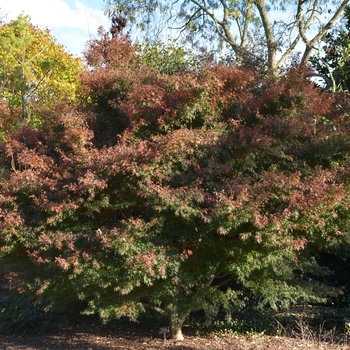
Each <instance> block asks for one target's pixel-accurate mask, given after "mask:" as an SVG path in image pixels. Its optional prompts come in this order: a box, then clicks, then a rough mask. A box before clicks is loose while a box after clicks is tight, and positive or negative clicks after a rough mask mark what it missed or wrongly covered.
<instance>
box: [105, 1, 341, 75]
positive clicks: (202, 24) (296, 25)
mask: <svg viewBox="0 0 350 350" xmlns="http://www.w3.org/2000/svg"><path fill="white" fill-rule="evenodd" d="M105 3H106V7H107V12H108V13H109V14H111V13H113V12H115V11H122V12H123V13H125V15H126V16H127V17H128V19H129V20H130V21H131V23H134V24H136V25H137V27H138V28H141V29H146V30H147V29H148V28H149V27H150V26H151V25H152V26H153V27H154V26H157V25H158V26H159V27H161V29H164V28H166V26H167V27H168V30H169V28H172V29H171V30H173V31H174V30H176V29H177V30H178V31H181V32H184V33H186V34H187V38H191V39H193V40H192V42H193V41H195V39H199V43H200V44H203V41H204V46H205V45H207V46H210V44H211V43H212V42H213V41H216V42H218V43H219V42H224V43H226V44H227V45H228V47H229V48H230V49H231V50H232V51H233V52H234V54H235V56H236V60H237V62H238V63H240V64H244V63H247V62H251V61H255V64H256V62H257V61H261V60H265V61H266V63H267V66H268V68H269V69H270V71H272V72H277V70H278V69H279V68H281V67H282V65H283V64H284V63H285V62H286V60H287V59H288V58H289V57H290V56H291V54H292V53H293V52H295V50H296V49H297V48H298V44H300V43H302V44H304V47H305V49H303V50H304V52H303V54H302V59H301V61H302V63H306V62H307V61H308V59H309V58H310V55H311V54H312V51H313V48H314V47H315V46H316V45H317V44H318V43H319V42H320V40H321V39H322V38H323V37H324V36H325V35H326V33H327V32H328V31H329V30H330V29H331V28H332V27H333V26H334V25H335V23H336V21H337V20H338V19H339V17H340V16H341V14H342V12H343V10H344V8H345V6H346V5H347V3H348V0H337V1H335V2H332V4H331V3H329V2H328V1H324V0H307V1H304V0H298V1H297V2H288V1H281V2H276V1H269V0H266V1H265V0H253V1H250V0H249V1H246V0H244V1H235V0H209V1H208V0H200V1H198V0H182V1H153V0H133V1H125V0H105ZM281 18H285V19H281ZM160 22H162V23H160ZM152 32H158V31H157V30H154V28H153V31H152V30H148V31H147V36H150V33H152Z"/></svg>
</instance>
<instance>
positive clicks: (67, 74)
mask: <svg viewBox="0 0 350 350" xmlns="http://www.w3.org/2000/svg"><path fill="white" fill-rule="evenodd" d="M0 37H1V39H0V79H1V81H0V94H1V97H2V98H3V99H4V100H6V101H7V102H8V104H9V107H10V108H11V109H13V108H15V107H20V108H21V116H22V119H24V120H26V121H30V119H31V118H32V116H33V114H35V110H36V108H38V106H39V105H40V108H42V107H44V106H45V107H50V106H52V105H53V104H54V103H55V102H56V101H58V100H62V99H67V100H68V101H75V100H76V98H77V94H78V90H79V80H78V73H79V72H81V70H82V68H83V65H82V61H81V60H80V59H78V58H74V57H73V56H72V55H70V54H69V53H68V52H65V51H64V49H63V47H62V46H61V45H58V44H57V43H56V42H55V39H54V38H53V37H52V36H51V34H50V32H49V31H48V30H42V29H40V28H38V27H35V26H34V25H32V24H31V23H30V20H29V17H28V16H25V15H20V16H19V17H18V18H17V19H16V20H14V21H11V22H10V23H7V24H5V23H3V24H2V25H1V27H0Z"/></svg>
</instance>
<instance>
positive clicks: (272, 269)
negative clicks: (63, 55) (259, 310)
mask: <svg viewBox="0 0 350 350" xmlns="http://www.w3.org/2000/svg"><path fill="white" fill-rule="evenodd" d="M85 56H86V61H87V64H88V66H89V69H87V71H86V72H85V74H84V75H83V77H82V85H83V92H84V94H85V95H84V105H82V106H80V107H77V108H76V109H72V108H71V107H69V106H68V107H67V106H64V105H60V106H57V107H56V108H55V109H54V110H52V111H51V113H49V112H47V113H46V115H45V118H43V123H42V125H41V127H40V128H36V129H34V128H32V127H30V126H23V127H19V128H17V129H16V130H12V131H9V132H8V134H7V135H6V138H5V141H3V143H2V144H1V152H2V153H1V165H2V167H3V171H2V175H1V176H2V177H1V182H0V229H1V236H0V257H1V258H2V261H3V262H4V264H3V266H4V267H3V269H4V271H3V272H4V276H5V280H6V281H7V285H8V286H9V287H10V288H12V289H15V290H17V291H18V292H19V293H28V295H29V296H31V297H32V298H33V303H35V304H36V305H40V304H45V307H46V308H50V307H51V308H55V307H56V308H61V309H65V308H67V307H68V305H69V303H70V302H74V301H76V300H78V299H79V300H82V301H83V302H84V303H85V306H86V308H85V313H87V314H90V313H97V314H99V315H100V316H101V317H102V318H103V319H104V320H106V321H108V320H110V319H113V318H120V317H123V316H127V317H129V318H131V319H133V320H135V319H137V317H138V315H139V314H140V313H142V312H145V311H147V310H148V309H153V310H156V311H158V312H160V313H161V314H163V315H164V316H166V317H167V318H168V320H169V325H170V328H171V333H172V336H173V337H176V338H177V339H181V338H182V331H181V327H182V325H183V322H184V321H185V319H186V318H187V316H188V315H189V313H190V312H191V311H193V310H199V309H204V310H205V311H206V312H207V314H208V316H210V315H213V314H215V312H217V311H218V309H219V307H222V308H223V309H224V310H226V312H228V313H229V312H230V310H231V309H232V308H233V307H242V306H243V305H244V298H243V296H244V295H242V293H243V291H244V290H248V291H250V293H252V294H254V295H256V296H258V297H259V299H260V300H261V305H262V306H263V305H269V306H270V307H273V308H278V307H281V306H285V305H288V303H290V302H301V301H310V300H311V301H318V302H321V301H325V300H326V297H327V296H329V295H332V294H334V293H336V292H337V291H336V290H334V289H333V288H330V287H329V286H326V285H324V284H321V283H320V282H318V280H319V276H322V275H324V274H325V273H327V271H325V270H324V269H323V268H321V267H320V266H319V265H318V263H317V256H318V255H319V254H320V253H321V252H323V251H330V250H332V251H337V250H338V249H341V247H343V246H345V245H347V244H348V243H349V227H348V216H349V209H350V201H349V196H348V194H347V193H348V190H349V188H348V187H349V175H348V174H349V165H350V164H349V151H350V142H349V141H350V139H349V135H348V128H349V122H350V120H349V115H348V113H347V111H348V110H349V99H348V96H347V95H342V94H337V95H328V94H325V93H322V92H320V91H319V90H318V89H316V88H314V86H313V84H312V83H311V82H309V81H308V80H307V79H306V78H305V76H307V75H308V74H309V72H308V71H307V70H306V69H304V68H302V67H297V66H295V67H293V66H292V67H291V68H289V69H288V70H286V71H285V72H284V73H283V74H282V75H281V77H280V78H278V79H277V78H275V77H270V76H266V75H262V74H259V72H258V71H251V70H245V69H242V68H237V67H229V66H220V65H209V66H200V65H198V66H196V67H194V68H193V69H191V68H189V69H186V70H183V69H181V70H179V71H177V70H176V71H173V72H172V73H173V74H167V72H164V70H163V67H161V66H160V67H158V66H154V65H149V64H145V61H144V59H143V58H142V57H140V55H139V54H138V51H137V48H135V47H133V46H132V45H131V43H130V40H129V39H128V37H125V36H123V35H122V34H121V33H120V32H114V33H113V35H109V34H108V33H105V32H103V31H102V30H101V31H100V37H99V39H96V40H92V41H90V42H89V46H88V48H87V51H86V54H85ZM146 63H147V62H146Z"/></svg>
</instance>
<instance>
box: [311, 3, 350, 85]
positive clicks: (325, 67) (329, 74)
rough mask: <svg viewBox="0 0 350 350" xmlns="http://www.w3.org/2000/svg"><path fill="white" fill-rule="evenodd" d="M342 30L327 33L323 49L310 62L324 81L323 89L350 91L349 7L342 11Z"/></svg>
mask: <svg viewBox="0 0 350 350" xmlns="http://www.w3.org/2000/svg"><path fill="white" fill-rule="evenodd" d="M344 20H345V24H344V28H342V29H341V30H340V31H339V32H338V33H336V32H332V31H330V32H328V33H327V35H326V36H325V38H324V44H325V45H324V47H323V48H322V50H321V52H319V53H318V55H314V56H312V57H311V58H310V61H311V63H312V65H313V67H314V68H315V69H316V71H317V72H318V73H319V74H320V77H321V78H323V79H324V81H325V87H324V88H325V89H326V90H328V89H332V90H333V91H345V90H348V91H349V89H350V64H349V60H350V34H349V30H350V7H349V6H347V7H346V8H345V11H344Z"/></svg>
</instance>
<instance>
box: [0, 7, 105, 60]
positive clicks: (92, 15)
mask: <svg viewBox="0 0 350 350" xmlns="http://www.w3.org/2000/svg"><path fill="white" fill-rule="evenodd" d="M103 8H104V3H103V0H0V17H1V18H2V19H4V20H5V21H10V20H12V19H15V18H16V17H17V16H18V15H19V14H20V13H21V12H24V13H25V14H27V15H29V16H30V17H31V22H32V23H33V24H35V25H38V26H39V27H42V28H49V29H50V30H51V32H52V34H53V36H54V37H55V38H56V39H57V41H58V43H60V44H62V45H63V46H65V47H66V49H67V50H68V51H70V52H71V53H72V54H73V55H76V56H78V55H81V52H82V51H83V49H84V46H85V43H86V41H87V40H89V39H90V38H94V37H96V33H97V28H98V27H99V26H101V25H102V26H103V27H104V28H106V29H108V28H109V20H108V18H107V17H106V16H105V15H104V14H103Z"/></svg>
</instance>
